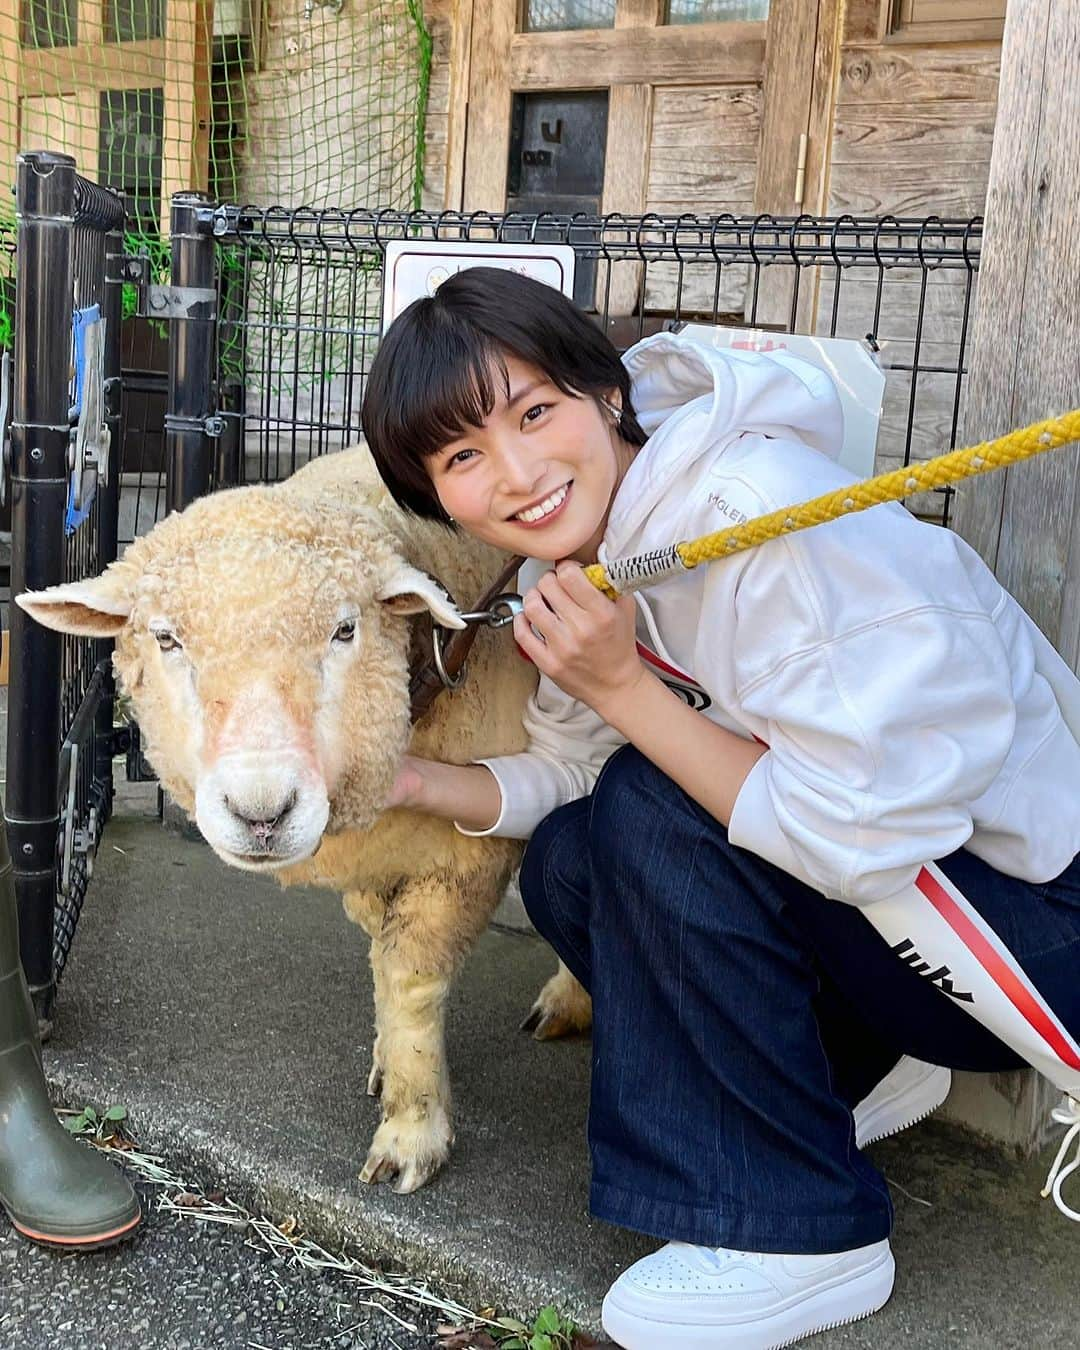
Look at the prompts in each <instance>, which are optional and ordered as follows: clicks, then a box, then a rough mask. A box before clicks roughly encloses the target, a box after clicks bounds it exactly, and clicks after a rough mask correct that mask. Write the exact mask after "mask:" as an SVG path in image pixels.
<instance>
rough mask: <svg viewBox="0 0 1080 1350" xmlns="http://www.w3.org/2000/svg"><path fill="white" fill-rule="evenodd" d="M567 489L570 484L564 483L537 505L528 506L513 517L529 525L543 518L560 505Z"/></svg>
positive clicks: (568, 489) (564, 498)
mask: <svg viewBox="0 0 1080 1350" xmlns="http://www.w3.org/2000/svg"><path fill="white" fill-rule="evenodd" d="M569 491H570V484H569V483H564V484H563V486H562V487H561V488H559V490H558V492H553V493H552V494H551V496H550V497H545V498H544V500H543V501H542V502H541V503H540V505H539V506H530V507H529V509H528V510H527V511H519V512H518V513H517V515H516V516H515V517H514V519H515V520H520V521H522V522H524V524H526V525H531V524H532V523H533V521H536V520H543V518H544V517H545V516H550V515H551V513H552V511H554V510H555V509H556V508H557V507H559V506H562V504H563V502H564V501H566V494H567V493H568V492H569Z"/></svg>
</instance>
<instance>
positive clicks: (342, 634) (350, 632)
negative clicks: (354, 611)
mask: <svg viewBox="0 0 1080 1350" xmlns="http://www.w3.org/2000/svg"><path fill="white" fill-rule="evenodd" d="M355 636H356V620H355V619H343V620H342V621H341V623H339V624H338V626H337V627H336V628H335V629H334V636H333V637H332V638H331V639H330V640H331V642H351V641H352V640H353V638H354V637H355Z"/></svg>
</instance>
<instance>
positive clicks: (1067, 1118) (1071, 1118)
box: [1042, 1095, 1080, 1223]
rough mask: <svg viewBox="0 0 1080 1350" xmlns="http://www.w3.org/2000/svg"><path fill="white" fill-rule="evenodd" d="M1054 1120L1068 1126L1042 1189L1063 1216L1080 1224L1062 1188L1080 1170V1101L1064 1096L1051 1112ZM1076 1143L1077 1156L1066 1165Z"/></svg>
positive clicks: (1079, 1215) (1078, 1214) (1044, 1196)
mask: <svg viewBox="0 0 1080 1350" xmlns="http://www.w3.org/2000/svg"><path fill="white" fill-rule="evenodd" d="M1050 1117H1051V1119H1052V1120H1056V1121H1057V1122H1058V1124H1060V1125H1068V1127H1069V1128H1068V1130H1067V1131H1066V1133H1065V1138H1064V1139H1063V1140H1062V1141H1061V1147H1060V1148H1059V1149H1058V1152H1057V1157H1056V1158H1055V1159H1054V1165H1053V1167H1051V1168H1050V1171H1049V1173H1048V1174H1047V1177H1046V1185H1045V1186H1044V1187H1043V1188H1042V1195H1043V1198H1044V1199H1045V1198H1046V1196H1048V1195H1052V1196H1053V1197H1054V1204H1055V1205H1057V1207H1058V1209H1060V1210H1061V1212H1062V1214H1064V1215H1065V1217H1066V1218H1068V1219H1075V1220H1076V1222H1077V1223H1080V1213H1077V1211H1076V1210H1075V1209H1070V1208H1069V1206H1068V1205H1067V1204H1066V1203H1065V1201H1064V1200H1063V1199H1062V1198H1061V1187H1062V1184H1063V1182H1064V1181H1065V1178H1066V1177H1068V1176H1071V1175H1072V1173H1073V1172H1075V1171H1076V1170H1077V1168H1080V1101H1078V1100H1077V1098H1075V1097H1071V1096H1068V1095H1066V1096H1064V1097H1063V1098H1062V1099H1061V1105H1060V1106H1055V1107H1054V1109H1053V1110H1052V1111H1051V1112H1050ZM1074 1142H1075V1143H1076V1154H1075V1156H1074V1157H1073V1160H1072V1162H1070V1163H1065V1154H1066V1153H1068V1151H1069V1148H1070V1147H1071V1145H1072V1144H1073V1143H1074ZM1063 1163H1064V1164H1065V1165H1064V1166H1062V1164H1063Z"/></svg>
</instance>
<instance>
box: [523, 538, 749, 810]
mask: <svg viewBox="0 0 1080 1350" xmlns="http://www.w3.org/2000/svg"><path fill="white" fill-rule="evenodd" d="M635 614H636V609H635V603H634V598H633V596H624V597H623V598H622V599H620V600H618V601H616V602H615V603H614V604H612V603H611V601H610V600H608V599H607V598H606V597H605V596H604V595H602V594H601V593H600V592H599V591H598V590H596V588H595V587H594V586H593V585H592V584H591V583H590V582H589V581H587V580H586V578H585V575H584V573H583V571H582V569H581V568H580V567H579V566H578V565H577V564H576V563H560V564H559V566H558V567H557V568H556V569H555V570H554V571H553V572H548V573H546V574H545V575H544V576H543V577H542V578H541V579H540V582H539V585H538V586H537V588H536V589H535V590H532V591H530V592H529V594H528V595H527V596H526V600H525V609H524V612H523V613H522V614H519V615H518V617H517V618H516V619H515V621H514V636H515V638H516V639H517V642H518V645H519V646H520V647H521V648H522V650H523V651H524V652H525V654H526V655H527V656H528V657H529V658H530V659H531V660H532V661H534V662H535V663H536V665H537V666H538V667H539V668H540V670H541V671H542V672H543V673H544V674H545V675H547V676H548V677H549V678H550V679H552V680H554V681H555V683H556V684H557V685H558V686H559V687H560V688H561V689H563V690H565V691H566V693H568V694H570V695H572V696H573V697H574V698H577V699H580V700H581V701H582V702H584V703H587V704H588V705H589V706H590V707H591V708H593V709H594V710H595V711H596V713H597V714H598V715H599V716H600V717H602V718H603V720H604V721H605V722H606V723H607V724H608V725H609V726H611V727H614V728H615V730H616V731H618V732H620V733H621V734H622V735H623V736H625V737H626V739H627V740H628V741H629V742H630V743H631V744H632V745H634V746H636V747H637V749H639V750H640V751H641V753H642V754H643V755H645V756H646V758H647V759H650V760H651V761H652V762H653V763H654V764H655V765H656V766H657V768H659V769H662V770H663V772H664V773H666V774H667V775H668V777H669V778H672V779H674V781H675V782H676V783H678V784H679V786H680V787H681V788H682V789H683V790H684V791H685V792H687V793H688V794H689V795H690V796H691V797H693V799H694V800H695V801H696V802H698V803H699V804H700V805H701V806H703V807H704V808H705V810H706V811H708V812H709V814H710V815H712V816H714V817H715V818H716V819H717V820H719V821H720V823H721V824H722V825H725V826H726V825H727V824H728V822H729V820H730V819H731V812H732V809H733V807H734V804H735V798H736V797H737V796H738V794H739V789H740V788H741V787H742V785H743V783H744V781H745V780H746V778H747V776H748V775H749V773H750V770H751V769H752V768H753V767H754V765H755V764H756V763H757V762H758V760H759V759H760V758H761V756H762V755H764V754H765V752H766V747H765V746H763V745H759V744H758V743H757V742H755V741H751V740H747V739H745V738H743V737H742V736H738V735H736V734H735V733H734V732H732V731H728V730H726V728H724V727H721V726H717V725H716V723H715V722H711V721H710V720H709V719H708V718H707V717H703V716H702V715H701V713H699V712H697V711H695V709H693V708H691V707H689V706H688V705H687V704H685V703H684V702H683V701H682V699H680V698H679V696H678V695H677V694H674V693H672V691H671V690H670V689H668V688H667V687H666V686H665V685H664V684H663V683H662V682H661V681H660V680H659V679H657V678H656V676H655V675H653V674H652V673H651V671H649V670H647V669H646V668H645V666H644V665H643V664H642V662H641V659H640V657H639V656H638V654H637V646H636V643H635V634H634V626H635Z"/></svg>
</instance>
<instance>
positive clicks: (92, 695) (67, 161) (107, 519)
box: [5, 152, 125, 1024]
mask: <svg viewBox="0 0 1080 1350" xmlns="http://www.w3.org/2000/svg"><path fill="white" fill-rule="evenodd" d="M17 205H18V219H17V251H16V267H15V332H14V392H13V398H12V418H11V450H10V473H9V475H8V482H9V491H10V493H11V509H12V530H11V535H12V562H11V587H12V593H13V594H19V593H20V592H22V591H24V590H39V589H42V588H44V587H46V586H50V585H54V584H56V583H58V582H61V581H75V580H80V579H82V578H84V577H89V576H95V575H97V573H98V572H100V571H101V570H102V569H103V568H104V567H105V566H106V565H107V564H108V563H109V562H110V561H111V560H112V559H113V558H115V556H116V519H117V471H116V467H115V465H114V464H112V463H111V462H110V461H111V460H112V459H113V458H114V453H113V451H114V447H117V448H118V447H119V445H120V441H121V437H120V359H119V358H120V348H119V326H120V306H121V294H120V291H121V285H122V253H123V228H124V220H125V212H124V205H123V201H122V199H121V198H119V197H118V196H116V195H115V194H113V193H111V192H107V191H105V190H104V189H102V188H100V187H98V186H97V185H96V184H93V183H90V182H88V181H87V180H86V179H83V178H80V177H79V176H78V175H77V174H76V172H75V163H74V160H72V159H71V158H70V157H69V156H66V155H54V154H48V153H45V152H38V153H33V154H24V155H20V156H19V161H18V186H17ZM10 636H11V669H10V683H9V691H8V743H7V793H6V802H5V818H6V823H7V830H8V841H9V844H10V848H11V854H12V859H13V862H14V867H15V882H16V887H17V889H18V893H19V911H20V941H21V948H22V958H23V965H24V967H25V969H26V973H27V979H28V982H29V984H30V988H31V992H32V994H33V996H34V1001H35V1004H36V1006H37V1009H38V1013H39V1016H40V1017H41V1018H42V1020H43V1022H45V1023H46V1024H47V1022H48V1020H49V1017H50V1013H51V1009H52V1004H53V1000H54V997H55V989H56V982H57V980H58V979H59V977H60V975H61V974H62V972H63V969H64V965H65V962H66V960H67V957H68V953H69V951H70V947H71V941H72V936H73V934H74V931H75V926H76V924H77V922H78V918H79V913H80V911H81V908H82V903H83V899H84V897H85V894H86V887H87V883H88V881H89V878H90V875H91V872H92V869H93V859H94V853H95V850H96V848H97V843H98V840H99V839H100V835H101V831H102V829H103V828H104V825H105V822H106V820H107V819H108V816H109V813H110V811H111V807H112V794H113V783H112V756H113V752H114V749H115V748H116V743H115V737H114V731H113V701H114V697H113V696H114V685H113V678H112V670H111V662H110V659H109V656H110V646H111V644H110V643H108V642H104V641H100V640H90V639H78V638H73V637H60V636H59V635H58V634H55V633H52V632H49V631H47V630H46V629H44V628H41V627H40V626H38V625H36V624H34V623H32V622H31V621H30V620H29V619H28V618H27V617H26V616H25V615H23V613H22V611H21V610H19V609H18V608H17V607H15V606H12V607H11V609H10Z"/></svg>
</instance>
